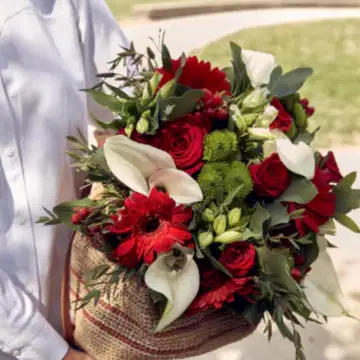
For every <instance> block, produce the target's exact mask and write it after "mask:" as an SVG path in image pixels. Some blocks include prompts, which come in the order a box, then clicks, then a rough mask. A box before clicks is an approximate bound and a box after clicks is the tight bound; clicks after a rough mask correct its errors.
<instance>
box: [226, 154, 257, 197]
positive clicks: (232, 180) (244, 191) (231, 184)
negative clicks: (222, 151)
mask: <svg viewBox="0 0 360 360" xmlns="http://www.w3.org/2000/svg"><path fill="white" fill-rule="evenodd" d="M239 185H243V187H242V188H241V190H240V191H239V193H238V195H237V198H238V199H244V198H245V197H246V196H247V195H249V193H250V192H251V190H252V188H253V183H252V179H251V175H250V172H249V169H248V167H247V166H246V164H244V163H242V162H241V161H233V162H232V163H231V164H230V166H229V170H228V171H226V174H225V189H226V191H227V192H231V191H232V190H234V189H235V188H237V187H238V186H239Z"/></svg>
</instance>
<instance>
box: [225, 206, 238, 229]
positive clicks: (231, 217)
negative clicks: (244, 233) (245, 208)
mask: <svg viewBox="0 0 360 360" xmlns="http://www.w3.org/2000/svg"><path fill="white" fill-rule="evenodd" d="M240 219H241V209H239V208H234V209H232V210H231V211H230V212H229V213H228V224H229V226H230V227H231V228H232V227H234V226H236V225H238V223H239V222H240Z"/></svg>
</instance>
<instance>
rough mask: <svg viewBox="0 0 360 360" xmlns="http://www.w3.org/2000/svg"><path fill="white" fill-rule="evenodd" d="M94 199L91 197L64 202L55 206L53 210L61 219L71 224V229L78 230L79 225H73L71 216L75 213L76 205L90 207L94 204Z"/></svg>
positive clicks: (68, 224)
mask: <svg viewBox="0 0 360 360" xmlns="http://www.w3.org/2000/svg"><path fill="white" fill-rule="evenodd" d="M93 203H94V202H93V201H92V200H90V199H81V200H75V201H71V202H63V203H62V204H59V205H58V206H55V207H54V209H53V212H54V213H55V214H56V215H57V217H58V218H60V219H61V221H62V222H63V223H64V224H66V225H67V226H69V227H70V228H71V229H74V230H77V229H79V227H78V226H75V225H73V223H72V222H71V216H72V215H73V214H74V208H76V207H88V206H92V205H93Z"/></svg>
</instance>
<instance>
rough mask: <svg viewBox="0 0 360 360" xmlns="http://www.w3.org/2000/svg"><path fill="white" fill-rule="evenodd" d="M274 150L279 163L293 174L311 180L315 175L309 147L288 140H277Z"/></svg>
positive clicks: (312, 156)
mask: <svg viewBox="0 0 360 360" xmlns="http://www.w3.org/2000/svg"><path fill="white" fill-rule="evenodd" d="M276 149H277V153H278V154H279V157H280V160H281V162H282V163H283V164H284V165H285V166H286V167H287V168H288V169H289V170H290V171H292V172H293V173H295V174H298V175H301V176H304V177H305V178H307V179H309V180H311V179H312V178H313V177H314V174H315V155H314V152H313V150H312V149H311V147H310V146H309V145H307V144H305V143H304V142H302V141H300V142H299V143H298V144H294V143H293V142H291V140H290V139H289V138H286V139H285V138H277V139H276Z"/></svg>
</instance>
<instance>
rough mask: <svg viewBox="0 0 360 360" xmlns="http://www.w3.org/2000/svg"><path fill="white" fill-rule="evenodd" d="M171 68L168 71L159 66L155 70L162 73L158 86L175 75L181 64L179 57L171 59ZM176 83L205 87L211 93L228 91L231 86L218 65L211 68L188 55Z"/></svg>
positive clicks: (195, 87) (207, 63)
mask: <svg viewBox="0 0 360 360" xmlns="http://www.w3.org/2000/svg"><path fill="white" fill-rule="evenodd" d="M171 64H172V68H171V70H170V71H167V70H165V69H164V68H160V69H158V70H157V71H158V72H159V73H160V74H162V75H163V76H162V78H161V81H160V84H159V87H162V86H163V85H164V84H166V83H167V82H168V81H169V80H172V79H173V78H174V77H175V74H176V72H177V70H178V69H179V68H180V66H181V59H180V58H179V59H177V60H171ZM178 83H180V84H183V85H186V86H188V87H190V88H192V89H207V90H209V91H210V92H211V93H212V94H216V93H221V92H226V93H230V91H231V87H230V84H229V82H228V81H227V79H226V74H225V73H224V72H223V71H221V70H220V69H219V68H218V67H215V68H213V69H212V68H211V64H210V63H209V62H205V61H199V59H198V58H197V57H196V56H190V57H188V58H187V59H186V63H185V65H184V68H183V70H182V73H181V75H180V78H179V80H178Z"/></svg>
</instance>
